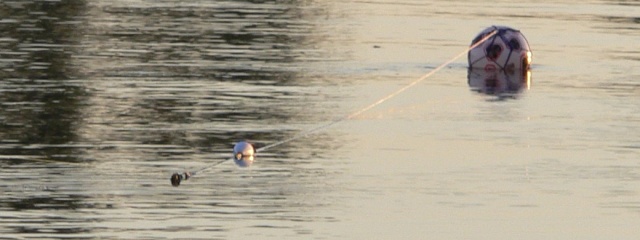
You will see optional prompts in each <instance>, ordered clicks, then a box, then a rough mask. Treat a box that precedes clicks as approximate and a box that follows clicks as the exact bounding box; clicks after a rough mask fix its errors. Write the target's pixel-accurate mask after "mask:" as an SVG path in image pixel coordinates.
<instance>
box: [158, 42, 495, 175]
mask: <svg viewBox="0 0 640 240" xmlns="http://www.w3.org/2000/svg"><path fill="white" fill-rule="evenodd" d="M496 33H498V31H497V30H493V31H492V32H489V33H488V34H487V35H485V36H484V37H483V38H482V39H480V40H479V41H478V42H476V43H474V44H472V45H471V46H469V47H468V48H467V49H466V50H464V51H462V52H460V53H459V54H457V55H455V56H454V57H452V58H451V59H449V60H447V61H445V62H443V63H442V64H440V65H438V66H437V67H435V68H434V69H432V70H431V71H429V72H428V73H426V74H425V75H423V76H422V77H420V78H417V79H415V80H413V81H412V82H410V83H408V84H407V85H405V86H403V87H401V88H399V89H398V90H396V91H395V92H392V93H390V94H388V95H386V96H384V97H382V98H380V99H378V100H377V101H375V102H373V103H371V104H370V105H368V106H366V107H363V108H361V109H359V110H357V111H354V112H352V113H351V114H349V115H347V116H344V117H340V118H337V119H335V120H333V121H330V122H328V123H325V124H323V125H320V126H317V127H314V128H311V129H307V130H305V131H302V132H299V133H297V134H295V135H293V136H292V137H290V138H287V139H284V140H280V141H277V142H274V143H271V144H268V145H266V146H263V147H260V148H257V149H255V152H256V153H258V152H264V151H266V150H268V149H271V148H273V147H276V146H279V145H282V144H285V143H288V142H291V141H293V140H296V139H299V138H303V137H306V136H309V135H311V134H314V133H317V132H320V131H322V130H324V129H327V128H329V127H331V126H333V125H335V124H338V123H341V122H344V121H348V120H350V119H353V118H355V117H357V116H359V115H360V114H362V113H364V112H366V111H369V110H371V109H372V108H374V107H376V106H378V105H380V104H382V103H384V102H386V101H388V100H389V99H391V98H393V97H395V96H397V95H399V94H401V93H402V92H404V91H406V90H407V89H409V88H411V87H413V86H415V85H416V84H418V83H420V82H422V81H424V80H425V79H427V78H429V77H431V76H432V75H433V74H435V73H436V72H438V71H440V70H441V69H442V68H444V67H446V66H447V65H449V64H451V63H452V62H454V61H455V60H457V59H458V58H460V57H462V56H463V55H465V54H467V53H468V52H469V51H471V50H472V49H474V48H476V47H477V46H479V45H480V44H482V43H484V42H485V41H487V40H488V39H489V38H491V37H492V36H494V35H495V34H496ZM229 160H233V157H231V158H228V159H225V160H222V161H219V162H216V163H214V164H211V165H208V166H206V167H203V168H201V169H199V170H196V171H193V172H184V173H183V174H177V173H175V174H174V175H173V176H172V178H171V180H172V184H173V183H174V180H176V182H177V185H179V184H180V180H182V179H183V178H184V179H189V178H190V177H191V176H194V175H196V174H197V173H201V172H202V171H205V170H207V169H211V168H213V167H215V166H217V165H220V164H221V163H224V162H226V161H229ZM174 177H175V178H179V179H174ZM174 186H176V185H174Z"/></svg>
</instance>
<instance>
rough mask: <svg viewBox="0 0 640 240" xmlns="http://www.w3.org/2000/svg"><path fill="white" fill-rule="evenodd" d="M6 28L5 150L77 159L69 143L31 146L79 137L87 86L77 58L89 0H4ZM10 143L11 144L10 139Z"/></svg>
mask: <svg viewBox="0 0 640 240" xmlns="http://www.w3.org/2000/svg"><path fill="white" fill-rule="evenodd" d="M4 5H5V7H3V8H2V12H0V13H1V14H2V16H6V17H3V19H2V21H0V32H2V33H3V36H2V39H1V40H0V47H1V49H2V51H1V52H0V58H2V63H1V64H2V65H1V68H2V71H0V78H2V79H3V80H2V94H1V95H0V101H1V102H2V104H1V105H0V106H1V107H0V115H1V116H2V122H1V125H0V128H1V131H0V139H2V141H4V142H5V143H7V144H12V145H14V144H15V145H14V146H15V147H3V149H2V155H9V156H20V155H38V156H46V157H47V158H55V159H60V160H65V161H74V156H73V155H75V152H74V150H73V149H69V148H55V149H47V150H44V149H29V148H25V147H24V146H25V145H33V144H44V145H56V144H66V143H69V142H74V141H77V137H78V136H77V133H76V131H75V130H76V128H77V127H78V124H79V121H80V120H79V118H81V116H80V115H81V111H82V102H83V101H85V100H86V97H87V92H86V91H85V89H84V87H83V86H82V84H78V83H77V82H75V81H74V79H75V78H77V77H79V75H78V72H77V68H78V67H77V66H74V64H73V63H71V58H72V56H73V55H74V54H75V52H76V49H75V48H74V46H75V45H77V44H79V42H80V38H81V36H82V26H83V21H82V17H81V15H82V14H84V13H85V12H86V2H84V1H71V2H69V3H66V4H56V3H52V2H40V1H37V2H36V1H34V2H28V1H27V2H13V3H10V2H8V3H4ZM5 146H7V145H5Z"/></svg>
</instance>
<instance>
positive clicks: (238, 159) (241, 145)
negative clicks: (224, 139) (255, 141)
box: [233, 141, 256, 167]
mask: <svg viewBox="0 0 640 240" xmlns="http://www.w3.org/2000/svg"><path fill="white" fill-rule="evenodd" d="M255 155H256V149H255V148H254V147H253V145H252V144H251V143H248V142H245V141H241V142H238V143H236V145H235V146H234V147H233V162H235V163H236V165H238V166H240V167H249V166H251V164H253V160H254V157H255Z"/></svg>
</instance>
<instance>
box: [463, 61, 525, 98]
mask: <svg viewBox="0 0 640 240" xmlns="http://www.w3.org/2000/svg"><path fill="white" fill-rule="evenodd" d="M467 76H468V83H469V87H470V88H471V90H473V91H475V92H479V93H483V94H487V95H494V96H498V97H500V98H516V97H517V95H518V94H519V93H521V92H522V91H523V90H525V89H527V90H528V89H530V88H531V70H529V69H513V70H510V71H509V70H493V71H487V70H485V69H478V68H469V72H468V75H467Z"/></svg>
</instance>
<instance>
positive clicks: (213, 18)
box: [0, 1, 334, 239]
mask: <svg viewBox="0 0 640 240" xmlns="http://www.w3.org/2000/svg"><path fill="white" fill-rule="evenodd" d="M0 4H2V5H4V6H3V7H2V8H0V14H1V15H2V20H0V30H1V31H2V32H3V33H4V34H5V35H3V36H2V38H0V58H1V59H2V61H1V62H0V64H1V65H0V66H1V69H2V71H0V76H1V78H2V83H1V84H2V85H1V92H2V94H1V95H0V99H1V100H2V104H1V106H2V108H1V109H0V128H1V129H0V141H2V142H1V143H2V145H1V147H0V155H1V156H2V159H3V160H2V162H1V165H0V166H1V167H2V169H3V171H2V176H1V177H0V178H1V180H2V182H3V185H2V192H3V197H2V201H1V203H0V209H2V211H3V220H2V221H1V222H0V224H1V225H3V228H2V230H1V231H2V235H3V236H21V235H22V236H31V237H36V238H37V237H46V236H50V235H51V234H56V236H57V237H72V238H85V237H88V236H96V235H98V236H103V237H107V238H123V237H124V236H123V235H120V233H121V232H132V231H133V233H130V234H127V235H126V237H125V238H147V237H150V236H157V237H160V236H162V237H166V236H170V235H171V233H170V232H167V231H175V230H180V229H182V230H187V231H190V232H191V233H192V234H195V235H193V236H184V234H177V235H176V236H181V237H188V238H199V237H203V236H201V235H198V233H199V232H200V233H207V232H210V234H207V235H205V236H206V237H204V238H207V239H210V237H211V236H212V235H211V234H214V235H215V232H221V231H227V230H229V229H231V228H234V224H233V223H232V222H234V220H233V219H234V218H237V219H238V220H236V221H237V222H238V224H242V225H244V224H247V222H245V221H239V220H241V219H246V218H248V219H256V220H259V219H272V220H270V221H262V223H258V222H256V223H254V224H253V225H255V227H257V228H267V229H269V228H274V229H277V228H280V227H282V226H275V225H274V226H272V223H269V222H273V223H278V222H295V221H316V218H315V217H311V216H309V217H308V218H305V217H302V216H298V215H297V214H291V212H292V211H293V212H295V211H302V210H303V209H306V208H316V207H318V206H321V205H322V204H320V203H319V202H318V200H313V199H314V197H311V196H313V195H315V193H318V192H323V189H324V188H326V186H325V185H324V184H318V182H317V181H318V180H322V179H323V178H325V175H327V174H328V173H327V172H331V170H328V169H321V168H319V167H318V166H316V167H314V166H313V165H317V164H320V165H322V164H323V163H318V162H316V163H313V164H312V166H307V167H302V166H301V167H297V165H305V164H307V165H308V164H310V161H309V160H307V159H318V158H323V157H322V156H324V155H326V154H324V153H323V150H322V149H327V148H331V145H332V144H333V143H332V142H333V141H334V140H333V139H331V138H328V137H327V136H324V135H323V134H320V135H317V136H315V137H311V138H308V139H303V140H300V141H296V142H293V143H290V144H288V147H289V148H283V149H274V151H271V152H266V153H264V154H261V156H260V159H258V161H260V162H261V163H262V164H261V165H260V166H259V167H256V168H252V169H250V170H247V171H240V172H238V170H237V169H235V168H234V167H233V166H232V165H231V166H229V165H221V166H220V167H219V168H216V169H212V170H210V171H209V173H206V175H203V176H202V177H200V178H196V179H193V180H190V182H189V184H188V186H183V187H182V188H181V190H180V191H181V192H173V191H175V190H172V189H167V188H164V187H166V186H170V185H169V182H168V181H167V179H168V176H169V175H170V172H171V171H178V170H182V169H183V168H196V167H199V166H202V165H206V164H211V163H213V162H217V161H219V160H220V159H226V158H228V157H230V156H231V152H230V149H231V147H232V146H233V144H234V143H235V142H237V141H239V140H244V139H248V140H251V141H254V142H256V143H257V144H258V146H260V145H265V144H269V143H271V142H273V141H279V140H281V139H284V138H287V137H288V136H290V134H295V133H296V132H297V130H299V129H301V128H304V127H305V126H307V125H308V124H309V123H310V121H316V120H313V119H314V118H316V116H315V115H316V113H315V112H317V111H324V110H323V109H322V107H316V105H318V101H320V100H323V101H327V102H330V101H332V100H331V99H330V96H327V95H325V94H322V93H321V91H322V87H323V86H322V85H321V84H322V83H321V82H314V80H313V79H311V78H306V77H305V76H310V75H308V74H305V73H304V72H303V70H304V69H305V68H308V67H307V66H305V64H306V63H309V64H311V63H313V62H317V61H320V60H321V59H322V58H323V53H322V52H321V51H319V50H318V49H317V48H316V44H317V42H316V41H317V40H315V39H314V37H313V36H319V35H318V34H322V33H318V32H316V29H315V25H314V24H315V23H314V18H316V15H317V14H320V13H321V12H322V11H320V8H317V7H313V6H307V3H304V2H297V1H290V2H289V1H287V2H280V1H275V2H271V1H267V2H264V1H259V2H255V3H254V2H250V1H220V2H210V1H191V2H188V3H177V2H170V1H165V2H158V3H152V4H150V3H148V2H145V1H108V2H104V1H23V2H7V3H0ZM313 34H315V35H313ZM316 79H317V78H316ZM318 116H320V117H321V118H323V119H324V118H325V117H324V116H322V115H321V114H320V115H318ZM307 141H310V142H307ZM298 146H307V147H310V148H312V149H311V151H309V149H305V150H304V151H302V150H300V149H301V148H300V147H298ZM313 149H316V150H313ZM294 160H295V161H294ZM184 170H190V169H184ZM207 177H209V178H207ZM289 179H295V180H289ZM212 186H213V187H212ZM203 190H205V191H203ZM203 197H204V198H203ZM316 199H322V198H316ZM319 204H320V205H319ZM180 209H182V210H180ZM185 209H186V211H185ZM296 209H297V210H296ZM195 212H198V213H199V214H201V215H199V216H192V215H193V213H195ZM154 215H156V216H157V217H153V216H154ZM185 219H189V220H190V221H189V223H188V224H187V223H185V222H184V221H183V220H185ZM212 219H213V220H216V219H224V221H225V222H227V223H226V224H225V225H217V226H216V225H215V224H213V225H212V224H206V225H201V224H200V223H199V222H203V221H207V222H209V221H211V220H212ZM317 220H320V221H326V220H327V219H324V217H322V216H319V217H318V219H317ZM328 220H330V219H328ZM131 221H136V222H138V223H137V224H135V225H131V224H130V222H131ZM176 224H177V225H176ZM4 227H6V228H4ZM286 228H289V227H286ZM291 229H293V230H294V231H300V232H301V233H304V232H305V230H304V228H301V227H292V228H291ZM14 234H15V235H14ZM85 234H90V235H85Z"/></svg>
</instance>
